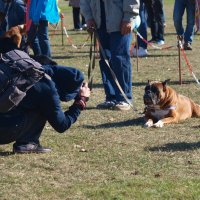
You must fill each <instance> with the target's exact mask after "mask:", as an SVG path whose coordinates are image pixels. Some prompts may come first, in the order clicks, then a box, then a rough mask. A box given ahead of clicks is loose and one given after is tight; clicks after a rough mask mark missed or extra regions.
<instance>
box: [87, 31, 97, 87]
mask: <svg viewBox="0 0 200 200" xmlns="http://www.w3.org/2000/svg"><path fill="white" fill-rule="evenodd" d="M95 52H96V37H95V34H94V32H92V33H91V34H90V61H89V65H88V87H89V88H90V90H92V86H93V77H94V69H95V58H96V54H95Z"/></svg>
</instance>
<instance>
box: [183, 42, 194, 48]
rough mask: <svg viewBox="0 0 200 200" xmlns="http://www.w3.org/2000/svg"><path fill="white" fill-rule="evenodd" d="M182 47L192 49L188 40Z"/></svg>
mask: <svg viewBox="0 0 200 200" xmlns="http://www.w3.org/2000/svg"><path fill="white" fill-rule="evenodd" d="M183 48H184V50H192V44H191V43H189V42H185V43H184V45H183Z"/></svg>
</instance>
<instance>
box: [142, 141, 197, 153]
mask: <svg viewBox="0 0 200 200" xmlns="http://www.w3.org/2000/svg"><path fill="white" fill-rule="evenodd" d="M199 148H200V142H191V143H188V142H177V143H167V144H164V145H163V146H157V147H150V148H145V150H146V151H153V152H155V151H161V152H162V151H163V152H174V151H189V150H195V149H199Z"/></svg>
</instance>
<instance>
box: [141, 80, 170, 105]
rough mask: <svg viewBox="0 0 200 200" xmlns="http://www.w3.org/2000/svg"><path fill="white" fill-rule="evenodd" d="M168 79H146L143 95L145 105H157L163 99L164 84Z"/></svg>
mask: <svg viewBox="0 0 200 200" xmlns="http://www.w3.org/2000/svg"><path fill="white" fill-rule="evenodd" d="M168 81H169V80H166V81H164V82H159V81H148V83H147V85H146V87H145V92H144V96H143V100H144V104H145V105H147V106H155V105H159V103H160V102H162V100H163V99H165V91H166V85H167V82H168Z"/></svg>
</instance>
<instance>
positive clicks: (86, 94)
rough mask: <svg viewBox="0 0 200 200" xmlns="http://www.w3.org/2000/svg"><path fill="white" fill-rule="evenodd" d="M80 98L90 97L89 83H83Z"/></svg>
mask: <svg viewBox="0 0 200 200" xmlns="http://www.w3.org/2000/svg"><path fill="white" fill-rule="evenodd" d="M79 96H82V97H89V96H90V88H89V87H88V83H83V84H82V86H81V87H80V91H79Z"/></svg>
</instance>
